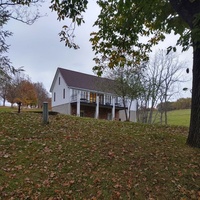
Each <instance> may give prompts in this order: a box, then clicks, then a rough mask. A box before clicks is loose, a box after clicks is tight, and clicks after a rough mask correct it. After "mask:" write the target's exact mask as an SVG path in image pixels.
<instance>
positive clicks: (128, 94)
mask: <svg viewBox="0 0 200 200" xmlns="http://www.w3.org/2000/svg"><path fill="white" fill-rule="evenodd" d="M141 73H142V66H138V67H131V66H124V67H123V68H122V67H120V66H119V67H115V68H114V69H112V70H108V71H107V76H108V77H109V78H111V79H113V80H115V88H113V89H114V92H115V94H116V95H118V96H119V97H121V99H122V103H123V107H124V112H125V117H126V120H127V121H129V120H130V108H131V105H132V102H133V100H136V99H137V98H138V96H139V95H140V93H141V90H143V87H142V84H141V82H140V80H141V78H140V76H141ZM127 106H128V110H127Z"/></svg>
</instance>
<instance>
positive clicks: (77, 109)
mask: <svg viewBox="0 0 200 200" xmlns="http://www.w3.org/2000/svg"><path fill="white" fill-rule="evenodd" d="M80 99H81V94H80V91H78V94H77V106H76V107H77V108H76V115H77V116H78V117H80V108H81V102H80Z"/></svg>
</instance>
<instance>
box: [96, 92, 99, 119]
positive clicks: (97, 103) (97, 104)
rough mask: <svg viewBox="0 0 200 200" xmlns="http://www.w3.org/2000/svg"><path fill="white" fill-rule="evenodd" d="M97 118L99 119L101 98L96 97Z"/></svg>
mask: <svg viewBox="0 0 200 200" xmlns="http://www.w3.org/2000/svg"><path fill="white" fill-rule="evenodd" d="M95 118H96V119H98V118H99V96H97V97H96V112H95Z"/></svg>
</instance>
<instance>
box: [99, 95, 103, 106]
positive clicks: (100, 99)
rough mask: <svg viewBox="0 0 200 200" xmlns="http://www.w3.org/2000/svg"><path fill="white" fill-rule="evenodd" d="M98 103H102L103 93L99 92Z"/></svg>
mask: <svg viewBox="0 0 200 200" xmlns="http://www.w3.org/2000/svg"><path fill="white" fill-rule="evenodd" d="M99 103H100V104H104V95H103V94H99Z"/></svg>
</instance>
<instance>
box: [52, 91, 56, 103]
mask: <svg viewBox="0 0 200 200" xmlns="http://www.w3.org/2000/svg"><path fill="white" fill-rule="evenodd" d="M53 100H54V101H56V93H55V92H54V93H53Z"/></svg>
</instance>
